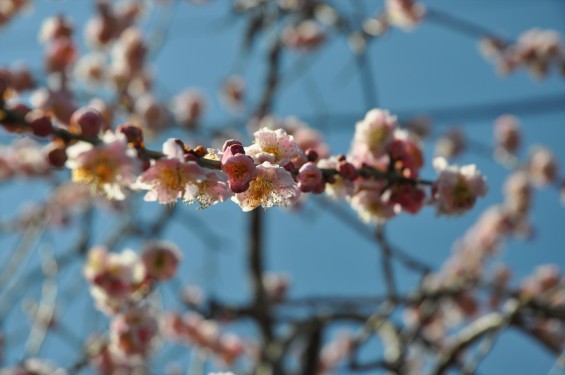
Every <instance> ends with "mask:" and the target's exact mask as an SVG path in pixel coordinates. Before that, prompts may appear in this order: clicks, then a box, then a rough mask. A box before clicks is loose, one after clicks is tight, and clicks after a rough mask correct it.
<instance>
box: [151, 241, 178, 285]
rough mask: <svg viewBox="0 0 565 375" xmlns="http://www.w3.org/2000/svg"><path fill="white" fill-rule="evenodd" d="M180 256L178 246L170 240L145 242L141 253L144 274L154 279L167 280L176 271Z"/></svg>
mask: <svg viewBox="0 0 565 375" xmlns="http://www.w3.org/2000/svg"><path fill="white" fill-rule="evenodd" d="M181 258H182V254H181V252H180V250H179V248H178V247H177V246H176V245H175V244H173V243H170V242H165V241H153V242H149V243H147V244H146V245H145V246H144V247H143V250H142V253H141V262H142V263H143V265H144V266H145V273H146V276H147V277H149V278H152V279H154V280H159V281H163V280H168V279H170V278H172V277H173V276H174V274H175V272H176V271H177V266H178V263H179V261H180V260H181Z"/></svg>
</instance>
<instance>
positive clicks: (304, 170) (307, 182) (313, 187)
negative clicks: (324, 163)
mask: <svg viewBox="0 0 565 375" xmlns="http://www.w3.org/2000/svg"><path fill="white" fill-rule="evenodd" d="M296 179H297V181H298V186H299V187H300V191H302V192H303V193H310V192H312V193H321V192H323V191H324V186H325V182H324V176H323V174H322V171H321V170H320V168H318V167H317V166H316V164H315V163H313V162H311V161H309V162H308V163H306V164H304V165H303V166H302V167H300V170H299V171H298V176H296Z"/></svg>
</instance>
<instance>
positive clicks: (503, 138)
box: [494, 115, 521, 154]
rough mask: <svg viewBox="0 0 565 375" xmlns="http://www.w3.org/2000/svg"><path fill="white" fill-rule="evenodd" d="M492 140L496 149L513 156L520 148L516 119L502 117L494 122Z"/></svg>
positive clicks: (509, 116) (518, 128) (508, 116)
mask: <svg viewBox="0 0 565 375" xmlns="http://www.w3.org/2000/svg"><path fill="white" fill-rule="evenodd" d="M494 140H495V143H496V147H497V149H499V150H501V151H504V152H506V153H509V154H514V153H516V151H518V149H519V148H520V143H521V136H520V125H519V123H518V119H517V118H516V117H515V116H512V115H503V116H500V117H499V118H497V119H496V121H495V122H494Z"/></svg>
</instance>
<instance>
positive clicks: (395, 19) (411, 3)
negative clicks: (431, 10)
mask: <svg viewBox="0 0 565 375" xmlns="http://www.w3.org/2000/svg"><path fill="white" fill-rule="evenodd" d="M385 9H386V15H387V20H388V22H389V23H390V24H391V25H393V26H396V27H399V28H401V29H403V30H405V31H410V30H412V29H413V28H414V27H416V26H417V25H418V24H419V23H420V22H421V21H422V19H423V18H424V16H425V14H426V7H425V6H424V5H423V4H421V3H419V2H416V1H415V0H386V2H385Z"/></svg>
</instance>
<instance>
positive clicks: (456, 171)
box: [432, 158, 488, 215]
mask: <svg viewBox="0 0 565 375" xmlns="http://www.w3.org/2000/svg"><path fill="white" fill-rule="evenodd" d="M434 167H435V168H436V170H437V171H438V173H439V176H438V178H437V180H436V182H435V183H434V184H433V186H432V202H433V204H434V205H435V206H436V209H437V213H438V214H440V215H460V214H462V213H463V212H465V211H467V210H470V209H471V208H472V207H473V206H474V205H475V201H476V200H477V197H482V196H484V195H485V194H486V193H487V191H488V187H487V184H486V179H485V177H484V176H482V175H481V174H480V172H479V171H478V170H477V168H476V166H475V165H466V166H463V167H458V166H448V165H447V161H446V160H445V159H443V158H436V159H435V160H434Z"/></svg>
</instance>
